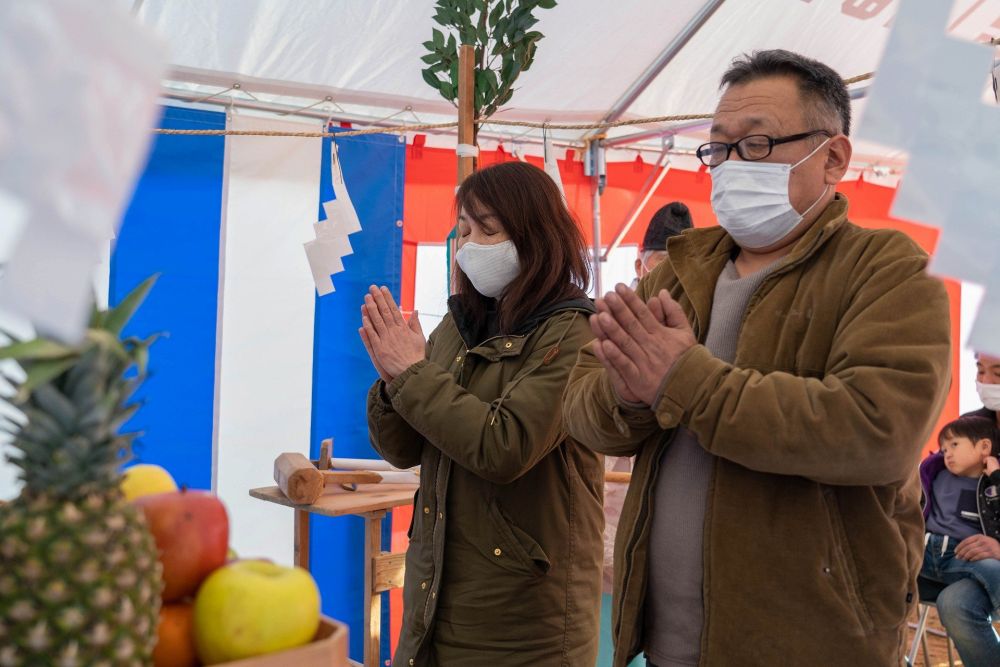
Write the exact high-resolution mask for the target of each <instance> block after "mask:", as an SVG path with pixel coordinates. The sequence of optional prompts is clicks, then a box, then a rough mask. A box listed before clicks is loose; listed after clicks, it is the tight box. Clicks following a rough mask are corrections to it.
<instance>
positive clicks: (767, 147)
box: [695, 130, 833, 167]
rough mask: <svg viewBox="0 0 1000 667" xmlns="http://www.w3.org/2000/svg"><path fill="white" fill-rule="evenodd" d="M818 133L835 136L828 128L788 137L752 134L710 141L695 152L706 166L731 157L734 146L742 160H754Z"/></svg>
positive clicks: (713, 165)
mask: <svg viewBox="0 0 1000 667" xmlns="http://www.w3.org/2000/svg"><path fill="white" fill-rule="evenodd" d="M817 134H823V135H826V136H827V137H832V136H833V135H832V134H830V133H829V132H827V131H826V130H812V131H810V132H801V133H799V134H790V135H788V136H787V137H769V136H767V135H766V134H751V135H748V136H745V137H743V138H742V139H740V140H739V141H736V142H733V143H731V144H728V143H726V142H725V141H709V142H708V143H707V144H702V145H701V146H698V150H697V151H695V153H696V154H697V155H698V159H699V160H701V163H702V164H703V165H705V166H706V167H718V166H719V165H720V164H722V163H723V162H725V161H726V160H728V159H729V156H730V154H732V152H733V149H734V148H735V149H736V154H737V155H739V156H740V159H741V160H746V161H748V162H754V161H756V160H763V159H764V158H766V157H767V156H768V155H770V154H771V151H772V150H774V147H775V146H777V145H779V144H787V143H790V142H792V141H801V140H803V139H808V138H809V137H812V136H814V135H817Z"/></svg>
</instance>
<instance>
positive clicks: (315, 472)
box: [274, 452, 382, 505]
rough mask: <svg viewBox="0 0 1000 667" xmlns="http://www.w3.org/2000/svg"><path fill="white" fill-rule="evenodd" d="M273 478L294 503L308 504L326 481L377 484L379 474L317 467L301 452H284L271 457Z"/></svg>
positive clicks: (314, 498)
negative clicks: (272, 459) (276, 456)
mask: <svg viewBox="0 0 1000 667" xmlns="http://www.w3.org/2000/svg"><path fill="white" fill-rule="evenodd" d="M274 481H275V482H277V483H278V488H280V489H281V492H282V493H284V494H285V495H286V496H288V499H289V500H291V501H292V502H293V503H295V504H296V505H312V504H313V503H314V502H316V500H317V499H319V497H320V496H321V495H323V489H324V488H326V486H327V485H329V484H378V483H379V482H381V481H382V475H380V474H378V473H376V472H368V471H364V470H345V471H334V470H319V469H317V468H316V466H315V465H314V464H313V462H312V461H310V460H309V459H307V458H306V457H305V456H303V455H302V454H299V453H292V452H286V453H285V454H281V455H279V456H278V458H276V459H275V460H274Z"/></svg>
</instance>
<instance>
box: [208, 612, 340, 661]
mask: <svg viewBox="0 0 1000 667" xmlns="http://www.w3.org/2000/svg"><path fill="white" fill-rule="evenodd" d="M218 664H220V665H225V667H287V666H289V665H294V666H295V667H349V666H350V665H352V664H354V663H352V662H349V661H348V659H347V626H346V625H344V624H343V623H338V622H337V621H335V620H333V619H332V618H327V617H325V616H323V617H321V618H320V622H319V629H318V630H317V631H316V637H315V638H314V639H313V640H312V641H311V642H310V643H308V644H305V645H304V646H299V647H297V648H293V649H289V650H288V651H279V652H277V653H269V654H267V655H259V656H257V657H254V658H245V659H243V660H234V661H232V662H224V663H218Z"/></svg>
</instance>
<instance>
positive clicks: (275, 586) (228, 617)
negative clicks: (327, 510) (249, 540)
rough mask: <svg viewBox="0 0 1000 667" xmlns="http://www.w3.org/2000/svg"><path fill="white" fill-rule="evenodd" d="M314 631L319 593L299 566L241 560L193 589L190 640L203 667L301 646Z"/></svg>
mask: <svg viewBox="0 0 1000 667" xmlns="http://www.w3.org/2000/svg"><path fill="white" fill-rule="evenodd" d="M318 627H319V589H318V588H317V587H316V582H315V580H313V578H312V575H311V574H309V572H307V571H306V570H304V569H302V568H300V567H283V566H281V565H275V564H274V563H268V562H264V561H259V560H241V561H236V562H233V563H229V564H228V565H224V566H223V567H220V568H219V569H217V570H216V571H215V572H213V573H212V574H211V575H210V576H209V577H208V579H206V580H205V581H204V583H202V585H201V588H199V589H198V596H197V597H196V598H195V601H194V636H195V643H196V644H197V646H198V657H199V658H201V660H202V662H204V663H205V664H209V665H211V664H215V663H219V662H227V661H230V660H239V659H241V658H249V657H251V656H255V655H263V654H265V653H273V652H275V651H283V650H286V649H290V648H294V647H296V646H300V645H302V644H306V643H308V642H309V641H311V640H312V638H313V637H314V636H315V635H316V629H317V628H318Z"/></svg>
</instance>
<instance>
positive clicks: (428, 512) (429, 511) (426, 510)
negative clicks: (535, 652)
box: [424, 505, 431, 514]
mask: <svg viewBox="0 0 1000 667" xmlns="http://www.w3.org/2000/svg"><path fill="white" fill-rule="evenodd" d="M430 513H431V508H430V507H427V506H426V505H424V514H430Z"/></svg>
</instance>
